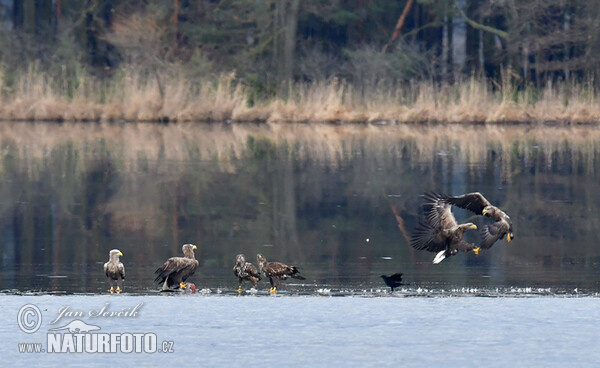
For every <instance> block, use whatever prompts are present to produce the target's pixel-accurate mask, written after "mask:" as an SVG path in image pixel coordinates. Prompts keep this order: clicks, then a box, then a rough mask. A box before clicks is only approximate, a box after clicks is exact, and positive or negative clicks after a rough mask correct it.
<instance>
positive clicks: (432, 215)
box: [410, 193, 479, 264]
mask: <svg viewBox="0 0 600 368" xmlns="http://www.w3.org/2000/svg"><path fill="white" fill-rule="evenodd" d="M423 197H424V198H425V200H426V201H427V202H426V203H424V204H423V208H424V210H425V218H426V221H421V222H419V226H418V227H417V229H416V230H415V232H414V233H413V236H412V239H411V243H410V245H411V246H412V247H413V248H415V249H419V250H423V249H425V250H428V251H430V252H437V254H436V256H435V258H434V259H433V263H434V264H438V263H440V262H441V261H443V260H444V259H445V258H447V257H450V256H453V255H455V254H457V253H458V252H469V251H475V253H477V252H478V251H479V249H478V248H475V245H473V244H471V243H467V242H466V241H464V240H462V238H463V234H464V232H465V231H467V230H474V229H477V226H475V224H473V223H470V222H469V223H466V224H460V225H459V224H458V222H457V221H456V218H455V217H454V214H453V213H452V209H451V206H450V204H449V203H446V202H445V201H443V200H440V199H439V198H437V197H435V196H433V195H431V194H430V193H426V194H425V195H424V196H423Z"/></svg>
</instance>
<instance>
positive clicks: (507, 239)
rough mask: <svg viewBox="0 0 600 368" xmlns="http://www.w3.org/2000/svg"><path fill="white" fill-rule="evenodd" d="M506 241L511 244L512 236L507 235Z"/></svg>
mask: <svg viewBox="0 0 600 368" xmlns="http://www.w3.org/2000/svg"><path fill="white" fill-rule="evenodd" d="M506 241H507V242H509V243H510V234H507V235H506Z"/></svg>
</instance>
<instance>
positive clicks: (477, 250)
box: [473, 247, 481, 256]
mask: <svg viewBox="0 0 600 368" xmlns="http://www.w3.org/2000/svg"><path fill="white" fill-rule="evenodd" d="M480 250H481V247H477V248H475V249H473V253H475V255H477V256H478V255H479V251H480Z"/></svg>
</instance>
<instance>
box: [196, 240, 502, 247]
mask: <svg viewBox="0 0 600 368" xmlns="http://www.w3.org/2000/svg"><path fill="white" fill-rule="evenodd" d="M509 241H510V240H509ZM192 249H198V247H197V246H195V245H194V248H192Z"/></svg>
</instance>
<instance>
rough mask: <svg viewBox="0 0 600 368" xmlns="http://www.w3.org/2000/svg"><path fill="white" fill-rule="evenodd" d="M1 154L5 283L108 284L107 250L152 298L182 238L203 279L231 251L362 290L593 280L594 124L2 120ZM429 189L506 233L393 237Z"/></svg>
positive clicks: (558, 286) (593, 285) (203, 281)
mask: <svg viewBox="0 0 600 368" xmlns="http://www.w3.org/2000/svg"><path fill="white" fill-rule="evenodd" d="M0 150H1V151H0V232H1V236H0V247H1V250H2V260H1V265H2V272H1V273H0V290H4V291H6V292H13V293H22V292H42V293H102V292H105V291H106V289H107V285H106V280H105V278H104V276H103V275H102V265H103V263H104V262H106V260H107V259H108V251H109V250H110V249H113V248H118V249H120V250H121V251H122V252H123V253H124V256H123V257H122V261H123V263H124V264H125V267H126V270H127V281H126V284H125V285H126V286H125V288H126V290H127V291H129V292H138V293H152V292H155V291H156V290H157V288H156V286H155V285H153V283H152V279H153V271H154V270H155V269H156V268H157V267H158V266H160V265H161V264H162V263H163V262H164V261H165V260H166V259H167V258H169V257H171V256H175V255H180V254H181V245H182V244H184V243H193V244H196V245H198V248H199V249H198V251H197V257H198V259H199V260H200V269H199V270H198V272H197V273H196V275H195V276H194V277H193V278H192V280H191V281H193V282H194V283H196V285H197V286H198V287H199V288H200V289H202V288H208V289H211V290H214V291H216V290H217V289H220V290H222V291H225V292H230V291H232V290H234V289H235V288H237V282H236V280H235V278H234V277H233V274H232V272H231V268H232V267H233V263H234V258H235V255H236V254H237V253H244V254H246V256H247V258H248V260H250V261H253V262H255V259H256V254H257V253H263V254H264V255H265V256H266V257H267V259H269V260H278V261H283V262H287V263H292V264H295V265H297V266H298V267H300V269H301V271H302V273H303V274H304V275H305V276H306V278H307V280H306V282H305V283H304V284H297V283H295V284H294V283H293V284H294V285H287V286H286V285H283V286H282V288H281V290H282V291H284V290H287V291H290V292H294V293H299V294H315V293H316V291H317V290H318V289H321V288H326V289H331V290H332V292H334V293H341V294H344V292H345V293H346V294H356V293H359V294H360V293H363V292H364V291H365V290H369V291H370V290H375V291H376V290H377V289H378V288H382V287H383V285H382V283H381V279H380V278H379V275H381V274H384V273H385V274H390V273H394V272H403V273H404V278H405V281H406V282H407V288H409V290H408V292H412V290H417V289H419V288H422V289H428V290H430V289H433V290H438V291H440V292H452V290H454V291H457V290H463V289H467V290H471V289H478V290H484V291H485V292H490V293H496V292H498V291H499V292H500V293H502V292H504V291H508V292H509V293H510V292H511V290H529V291H532V292H534V293H536V292H537V290H540V293H541V294H544V295H545V294H548V293H551V294H552V293H559V294H565V293H566V294H572V293H575V291H577V293H579V294H581V293H584V294H594V293H597V292H598V291H600V241H599V240H600V237H599V235H598V229H599V228H600V213H599V212H598V210H597V209H598V208H599V207H600V190H598V188H599V184H598V183H599V182H600V130H598V129H596V128H585V127H567V128H564V127H538V128H535V129H534V128H531V127H522V126H503V127H486V126H471V125H467V126H429V127H416V126H407V125H390V126H378V125H369V126H361V125H284V124H281V125H266V124H263V125H257V124H237V125H236V124H173V125H160V124H85V123H84V124H47V123H3V124H0ZM428 190H435V191H441V192H445V193H449V194H461V193H465V192H470V191H480V192H481V193H483V194H484V195H485V196H486V197H487V198H488V199H489V200H490V201H492V203H494V204H496V205H498V206H499V207H501V208H502V209H503V210H505V211H506V212H507V213H508V214H509V215H510V216H511V218H512V219H513V222H514V229H515V236H516V238H515V240H514V241H512V242H511V243H510V244H508V243H506V241H499V242H497V243H496V244H495V245H494V247H492V248H491V249H489V250H487V251H482V252H481V253H480V255H479V256H475V255H473V254H469V255H465V254H460V255H458V256H456V257H452V258H451V259H448V260H446V261H444V262H442V264H440V265H433V264H431V260H432V259H433V256H434V254H433V253H429V252H424V251H415V250H413V249H412V248H411V247H409V246H408V242H407V237H408V236H409V235H410V232H411V231H412V229H413V228H414V227H415V226H416V224H417V222H418V219H419V216H421V213H420V199H419V195H420V194H421V193H423V192H424V191H428ZM394 211H395V213H396V214H398V219H400V221H401V223H402V226H400V227H399V226H398V222H397V218H396V217H395V216H394ZM455 213H456V216H457V218H458V219H459V221H466V220H469V221H474V222H475V223H476V224H478V225H479V226H481V225H484V224H485V223H486V219H483V218H481V216H479V217H476V216H471V214H469V213H467V212H465V211H462V210H455ZM466 237H467V240H469V241H472V242H477V241H478V238H477V236H476V233H467V236H466ZM264 287H265V284H261V288H262V289H261V290H264Z"/></svg>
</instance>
